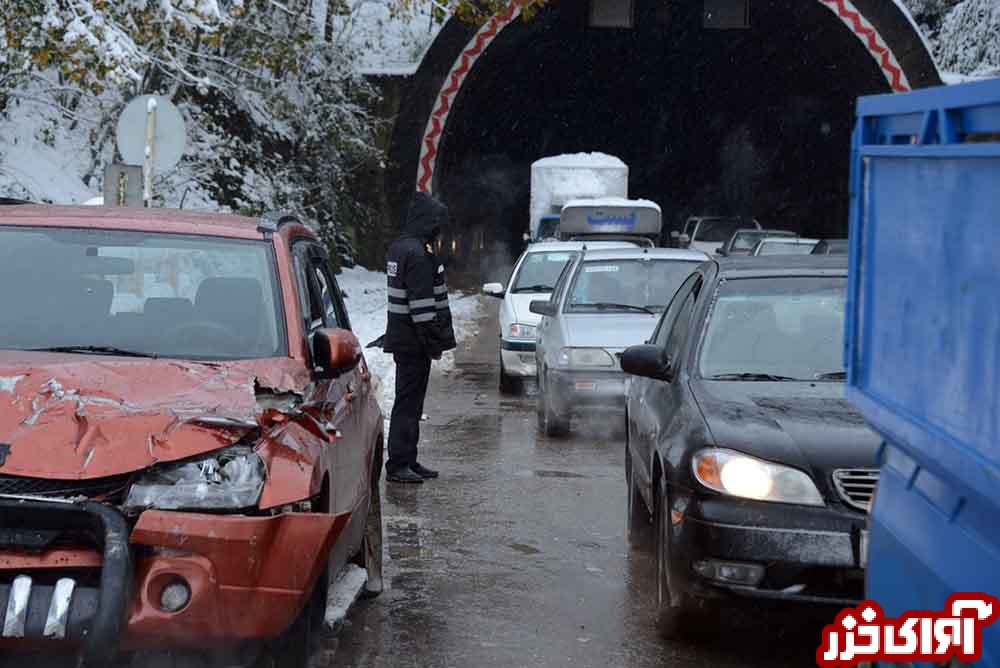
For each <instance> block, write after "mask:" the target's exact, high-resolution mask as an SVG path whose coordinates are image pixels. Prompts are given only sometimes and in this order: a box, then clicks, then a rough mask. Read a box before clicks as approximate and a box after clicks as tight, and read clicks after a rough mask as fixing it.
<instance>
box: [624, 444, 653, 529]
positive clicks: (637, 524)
mask: <svg viewBox="0 0 1000 668" xmlns="http://www.w3.org/2000/svg"><path fill="white" fill-rule="evenodd" d="M625 485H626V488H627V489H628V500H627V501H626V519H627V522H626V530H627V536H628V541H629V543H639V542H641V541H642V539H643V538H648V537H649V533H650V532H649V529H650V522H649V511H648V510H647V509H646V502H645V501H644V500H643V498H642V494H640V493H639V487H638V486H637V485H636V483H635V471H634V470H633V465H632V451H631V450H630V449H629V447H628V443H627V441H626V444H625Z"/></svg>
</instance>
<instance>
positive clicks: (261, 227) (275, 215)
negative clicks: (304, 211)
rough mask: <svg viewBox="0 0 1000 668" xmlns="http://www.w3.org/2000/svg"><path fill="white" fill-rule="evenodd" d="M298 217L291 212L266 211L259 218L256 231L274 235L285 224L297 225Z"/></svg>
mask: <svg viewBox="0 0 1000 668" xmlns="http://www.w3.org/2000/svg"><path fill="white" fill-rule="evenodd" d="M299 222H301V221H300V220H299V217H298V216H296V215H295V214H294V213H292V212H291V211H268V212H266V213H264V215H262V216H261V217H260V223H259V224H258V225H257V231H259V232H263V233H264V234H274V233H275V232H277V231H278V228H279V227H281V226H282V225H284V224H286V223H299Z"/></svg>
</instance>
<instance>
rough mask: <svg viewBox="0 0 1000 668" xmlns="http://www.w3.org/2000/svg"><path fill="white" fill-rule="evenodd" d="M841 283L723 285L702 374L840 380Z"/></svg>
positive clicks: (801, 280)
mask: <svg viewBox="0 0 1000 668" xmlns="http://www.w3.org/2000/svg"><path fill="white" fill-rule="evenodd" d="M845 283H846V280H845V279H843V278H818V277H788V278H769V279H741V280H730V281H727V282H725V283H723V284H722V286H721V288H720V290H719V294H718V297H717V298H716V302H715V305H714V307H713V309H712V315H711V319H710V320H709V323H708V328H707V330H706V334H705V340H704V344H703V345H702V349H701V357H700V362H699V365H700V371H701V375H702V376H703V377H704V378H708V379H713V378H715V379H720V380H740V379H746V380H755V379H758V380H770V379H775V380H787V379H794V380H809V381H813V380H827V381H837V380H840V381H842V380H843V379H844V378H843V375H842V372H843V359H842V356H843V343H844V310H845ZM755 377H756V378H755Z"/></svg>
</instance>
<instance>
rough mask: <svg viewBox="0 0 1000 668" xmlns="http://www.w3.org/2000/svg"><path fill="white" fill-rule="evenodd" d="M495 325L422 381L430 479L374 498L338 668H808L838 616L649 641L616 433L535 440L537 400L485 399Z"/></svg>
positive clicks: (761, 613)
mask: <svg viewBox="0 0 1000 668" xmlns="http://www.w3.org/2000/svg"><path fill="white" fill-rule="evenodd" d="M496 331H497V329H496V321H495V319H493V318H492V317H491V318H487V319H486V320H484V321H483V322H482V323H481V326H480V332H481V335H480V336H479V337H476V338H475V339H473V340H471V342H469V344H468V345H466V346H463V348H462V349H460V350H459V351H458V352H457V358H456V368H455V370H454V371H452V372H451V373H449V374H447V375H441V374H437V373H435V374H434V377H432V381H431V389H430V391H429V393H428V401H427V406H426V412H427V413H428V414H429V420H428V421H427V422H424V423H423V434H422V442H421V461H422V463H424V464H426V465H428V466H431V467H432V468H438V469H440V470H441V472H442V478H441V479H440V480H438V481H435V482H430V483H427V484H424V485H422V486H417V487H410V486H400V485H391V484H390V485H388V487H387V489H386V490H385V492H384V495H383V512H384V521H385V541H386V553H387V561H386V565H385V575H386V583H387V589H386V591H385V593H383V595H382V596H381V597H380V598H378V599H375V600H374V601H368V602H362V603H359V604H358V606H357V607H356V608H355V609H354V610H353V611H352V612H351V614H350V615H349V618H348V623H347V625H346V626H345V628H344V629H343V630H342V631H341V633H340V638H339V641H338V643H337V645H338V647H337V650H336V652H335V657H336V658H335V661H334V663H335V664H336V665H338V666H343V667H344V668H369V667H372V668H374V667H376V666H378V667H384V668H403V667H409V666H413V667H417V666H419V667H421V668H438V667H441V668H446V667H455V668H464V667H466V666H468V667H476V668H491V667H494V666H495V667H519V666H532V667H547V666H575V667H581V668H582V667H588V666H593V667H595V668H596V667H605V666H614V667H618V666H622V667H624V666H628V667H635V668H642V667H645V666H650V667H652V666H664V665H670V666H705V667H708V666H713V667H714V666H718V667H730V666H731V667H737V666H740V667H750V666H754V667H756V666H810V665H815V661H814V659H813V656H814V652H815V649H816V646H817V645H818V642H819V638H820V630H821V628H822V624H823V620H824V618H825V619H826V621H827V623H828V622H829V621H832V618H833V615H834V612H828V611H823V613H825V614H822V615H820V614H816V612H815V611H810V610H806V609H801V608H799V609H792V610H789V609H778V610H774V609H770V608H769V609H764V608H757V609H753V610H751V611H750V612H749V613H747V612H739V613H736V612H731V611H729V612H726V613H724V614H723V616H722V623H721V625H720V630H717V631H712V632H709V633H706V634H705V635H704V636H703V637H699V638H697V639H694V640H691V641H685V642H677V641H672V642H668V641H665V640H662V639H660V638H659V637H658V636H657V634H656V632H655V629H654V626H653V619H654V606H655V595H656V594H655V574H654V561H653V557H652V547H651V545H648V544H647V545H639V546H638V547H631V548H630V547H629V546H628V544H627V542H626V539H625V481H624V468H623V464H624V442H623V440H622V439H623V437H622V435H621V434H619V433H615V430H614V429H612V428H610V426H609V424H608V423H610V422H613V421H612V420H606V419H605V420H596V421H595V424H591V425H584V426H583V427H582V428H577V427H576V426H574V432H573V435H572V436H571V437H570V438H568V439H546V438H545V437H544V436H542V435H540V434H539V433H538V431H537V426H536V417H535V391H534V388H533V387H529V388H527V394H526V396H523V397H515V398H507V397H503V398H501V397H500V395H499V393H498V391H497V357H498V353H497V340H496V336H495V334H494V332H496Z"/></svg>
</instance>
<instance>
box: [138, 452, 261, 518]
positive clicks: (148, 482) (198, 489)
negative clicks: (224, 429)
mask: <svg viewBox="0 0 1000 668" xmlns="http://www.w3.org/2000/svg"><path fill="white" fill-rule="evenodd" d="M264 478H265V471H264V462H263V461H262V460H261V458H260V457H259V456H257V454H256V453H255V452H254V451H253V449H252V448H250V447H247V446H244V445H236V446H233V447H230V448H226V449H225V450H219V451H217V452H213V453H212V454H211V455H208V456H206V457H203V458H200V459H195V460H189V461H185V462H177V463H173V464H164V465H162V466H157V467H155V468H152V469H150V470H149V471H147V472H146V473H145V474H144V475H143V476H142V477H141V478H139V479H138V480H137V481H136V482H135V483H133V484H132V487H131V489H130V490H129V493H128V498H126V500H125V510H145V509H147V508H156V509H158V510H239V509H240V508H249V507H251V506H255V505H257V501H258V500H259V499H260V493H261V490H262V489H263V487H264Z"/></svg>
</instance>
